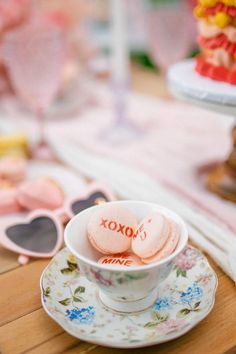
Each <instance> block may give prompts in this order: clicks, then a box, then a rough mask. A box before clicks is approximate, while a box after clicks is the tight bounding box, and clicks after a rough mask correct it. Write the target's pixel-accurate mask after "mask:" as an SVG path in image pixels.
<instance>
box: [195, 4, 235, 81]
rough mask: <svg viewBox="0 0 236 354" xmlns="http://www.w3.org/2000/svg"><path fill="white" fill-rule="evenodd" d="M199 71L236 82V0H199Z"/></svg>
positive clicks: (196, 13)
mask: <svg viewBox="0 0 236 354" xmlns="http://www.w3.org/2000/svg"><path fill="white" fill-rule="evenodd" d="M194 12H195V16H196V18H197V19H198V32H199V36H198V43H199V46H200V49H201V54H200V55H199V56H198V57H197V59H196V71H197V72H198V73H199V74H200V75H202V76H207V77H209V78H211V79H212V80H216V81H223V82H227V83H230V84H234V85H236V0H198V5H197V6H196V8H195V10H194Z"/></svg>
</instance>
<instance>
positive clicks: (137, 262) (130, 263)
mask: <svg viewBox="0 0 236 354" xmlns="http://www.w3.org/2000/svg"><path fill="white" fill-rule="evenodd" d="M98 263H100V264H109V265H111V266H113V267H120V268H122V267H124V268H126V267H136V266H141V265H143V262H142V261H141V259H140V258H139V257H138V256H136V255H135V254H133V253H131V252H124V253H118V254H115V255H112V256H109V255H108V256H103V257H102V258H100V259H99V261H98Z"/></svg>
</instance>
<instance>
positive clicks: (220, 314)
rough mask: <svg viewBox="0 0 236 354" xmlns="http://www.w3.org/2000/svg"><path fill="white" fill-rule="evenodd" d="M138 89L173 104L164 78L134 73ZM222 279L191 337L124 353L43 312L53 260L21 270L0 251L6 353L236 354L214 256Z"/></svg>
mask: <svg viewBox="0 0 236 354" xmlns="http://www.w3.org/2000/svg"><path fill="white" fill-rule="evenodd" d="M133 73H134V75H133V77H134V79H133V85H134V87H135V88H136V89H137V90H138V91H140V92H143V93H146V94H150V95H154V96H162V97H165V98H167V99H169V95H168V92H167V90H166V87H165V85H164V84H163V79H160V77H158V76H157V75H155V74H153V73H151V72H145V71H143V70H141V69H140V68H137V67H134V68H133ZM208 259H209V261H210V263H211V265H212V266H213V268H214V269H215V271H216V273H217V275H218V278H219V287H218V290H217V294H216V303H215V306H214V308H213V310H212V312H211V313H210V315H209V316H208V317H207V318H205V319H204V320H203V321H202V322H201V323H200V324H198V325H197V326H196V327H195V328H194V329H192V330H191V331H190V332H189V333H187V334H185V335H184V336H182V337H181V338H179V339H176V340H174V341H172V342H168V343H164V344H161V345H158V346H153V347H149V348H145V349H144V348H141V349H133V350H130V349H129V350H121V349H111V348H104V347H100V346H97V345H94V344H88V343H85V342H82V341H80V340H78V339H76V338H74V337H71V336H70V335H69V334H67V333H65V332H64V330H63V329H62V328H61V327H59V326H58V325H57V324H56V323H55V322H54V321H53V320H52V319H51V318H49V317H48V315H47V314H46V313H45V312H44V310H43V309H42V307H41V301H40V289H39V279H40V275H41V273H42V270H43V269H44V268H45V266H46V265H47V263H48V261H47V260H34V261H31V262H30V263H29V264H28V265H26V266H24V267H21V266H19V265H18V263H17V256H16V255H14V254H13V253H11V252H8V251H6V250H4V249H2V248H0V353H1V354H21V353H30V354H58V353H64V354H85V353H90V354H108V353H111V354H118V353H123V354H126V353H127V354H128V353H133V354H139V353H140V354H141V353H145V354H154V353H156V354H223V353H224V354H236V288H235V285H234V283H233V282H232V281H231V280H230V279H229V278H228V277H227V276H226V275H225V274H224V273H223V272H222V271H221V270H220V269H219V267H218V266H216V265H215V264H214V262H213V261H212V260H211V259H210V258H209V257H208Z"/></svg>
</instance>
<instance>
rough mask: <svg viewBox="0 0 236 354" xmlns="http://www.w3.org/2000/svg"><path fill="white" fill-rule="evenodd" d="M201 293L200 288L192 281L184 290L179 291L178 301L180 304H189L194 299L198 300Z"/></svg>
mask: <svg viewBox="0 0 236 354" xmlns="http://www.w3.org/2000/svg"><path fill="white" fill-rule="evenodd" d="M202 294H203V291H202V289H201V288H200V287H199V286H198V285H197V283H196V282H194V283H193V285H192V286H190V287H188V288H187V290H186V291H183V292H182V293H181V295H180V301H181V303H182V304H190V303H191V302H192V301H194V300H199V299H200V298H201V297H202Z"/></svg>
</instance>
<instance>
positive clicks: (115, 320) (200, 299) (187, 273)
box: [40, 246, 217, 348]
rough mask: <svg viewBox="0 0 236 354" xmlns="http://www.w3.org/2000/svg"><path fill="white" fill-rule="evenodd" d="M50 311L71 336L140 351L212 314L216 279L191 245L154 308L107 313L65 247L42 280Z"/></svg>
mask: <svg viewBox="0 0 236 354" xmlns="http://www.w3.org/2000/svg"><path fill="white" fill-rule="evenodd" d="M40 284H41V292H42V304H43V307H44V309H45V311H46V312H47V313H48V315H49V316H50V317H52V318H53V319H54V320H55V321H56V322H57V323H58V324H59V325H60V326H61V327H63V328H64V330H65V331H67V332H68V333H70V334H71V335H73V336H75V337H77V338H79V339H81V340H85V341H87V342H92V343H96V344H100V345H104V346H109V347H117V348H137V347H144V346H149V345H153V344H158V343H162V342H166V341H169V340H172V339H174V338H177V337H180V336H182V335H183V334H185V333H186V332H188V331H189V330H190V329H191V328H193V327H194V326H196V325H197V324H198V323H199V322H200V321H201V320H202V319H203V318H205V317H206V316H207V315H208V314H209V312H210V311H211V310H212V308H213V306H214V301H215V292H216V288H217V277H216V274H215V272H214V271H213V269H212V268H211V267H210V265H209V263H208V261H207V259H206V258H205V257H204V256H203V254H202V253H201V252H200V251H198V250H197V249H195V248H192V247H190V246H188V247H187V248H185V250H184V251H183V252H182V253H181V254H180V255H179V257H178V258H177V259H176V260H175V264H174V267H173V269H172V271H171V273H170V275H169V277H168V278H167V279H166V280H165V281H163V283H162V284H161V286H160V287H159V289H158V293H157V299H156V302H155V303H154V305H153V306H152V307H151V308H149V309H147V310H145V311H142V312H139V313H128V314H124V313H119V312H114V311H112V310H109V309H108V308H106V307H105V306H104V305H103V304H102V303H101V301H100V299H99V297H98V292H97V288H96V286H95V285H94V284H92V283H91V282H90V281H88V280H87V279H86V278H85V276H84V275H83V274H81V273H80V271H79V270H78V266H77V264H76V260H75V258H74V256H72V255H71V254H70V252H69V251H68V250H67V249H66V248H64V249H63V250H62V251H61V252H59V253H58V254H57V255H56V256H55V257H54V258H53V259H52V261H51V262H50V263H49V265H48V266H47V268H46V269H45V270H44V272H43V274H42V277H41V281H40Z"/></svg>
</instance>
